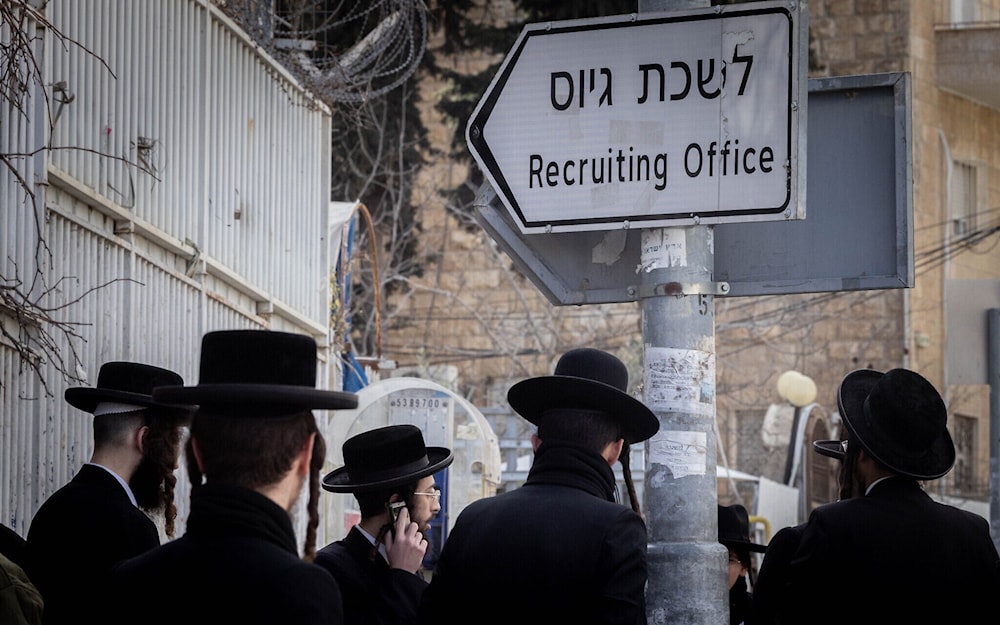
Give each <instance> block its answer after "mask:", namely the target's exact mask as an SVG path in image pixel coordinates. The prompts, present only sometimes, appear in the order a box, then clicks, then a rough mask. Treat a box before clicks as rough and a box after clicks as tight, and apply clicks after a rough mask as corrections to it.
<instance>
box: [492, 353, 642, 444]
mask: <svg viewBox="0 0 1000 625" xmlns="http://www.w3.org/2000/svg"><path fill="white" fill-rule="evenodd" d="M627 389H628V369H626V368H625V364H624V363H623V362H622V361H620V360H618V358H616V357H615V356H613V355H611V354H609V353H607V352H604V351H601V350H599V349H593V348H590V347H582V348H578V349H572V350H570V351H568V352H566V353H565V354H563V355H562V357H561V358H559V362H558V363H556V370H555V373H554V374H553V375H547V376H541V377H537V378H529V379H527V380H522V381H521V382H518V383H517V384H515V385H514V386H512V387H510V390H509V391H507V402H508V403H509V404H510V406H511V408H513V409H514V410H516V411H517V413H518V414H520V415H521V416H522V417H524V418H525V419H527V420H528V421H530V422H531V423H534V424H535V425H539V424H540V422H541V420H542V416H543V415H544V413H545V411H546V410H550V409H554V408H581V409H585V410H597V411H600V412H604V413H607V414H609V415H610V416H612V417H615V418H617V419H619V420H620V421H621V424H622V430H623V432H624V435H625V439H626V440H627V441H628V442H629V443H638V442H640V441H644V440H646V439H647V438H649V437H651V436H652V435H653V434H656V432H657V430H659V429H660V421H659V419H657V418H656V415H655V414H653V411H652V410H650V409H649V408H647V407H646V405H645V404H643V403H642V402H641V401H639V400H638V399H636V398H634V397H632V396H631V395H629V394H628V392H627Z"/></svg>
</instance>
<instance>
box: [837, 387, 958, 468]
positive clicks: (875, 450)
mask: <svg viewBox="0 0 1000 625" xmlns="http://www.w3.org/2000/svg"><path fill="white" fill-rule="evenodd" d="M837 405H838V407H839V408H840V415H841V417H842V418H843V420H844V425H845V426H846V427H847V429H848V430H849V431H850V432H851V434H852V435H853V436H854V438H856V439H857V440H858V443H859V444H860V445H861V447H862V448H863V449H864V450H865V451H866V452H868V453H869V454H871V456H872V457H873V458H875V460H876V461H878V462H879V463H880V464H882V465H884V466H885V467H886V468H888V469H890V470H892V471H894V472H896V473H899V474H902V475H908V476H910V477H914V478H917V479H920V480H932V479H936V478H939V477H941V476H942V475H944V474H945V473H947V472H948V471H950V470H951V467H952V465H954V464H955V444H954V443H953V442H952V440H951V435H950V434H949V433H948V427H947V423H948V409H947V408H946V407H945V405H944V400H942V399H941V395H939V394H938V392H937V389H935V388H934V386H933V385H932V384H931V383H930V382H928V381H927V380H926V379H925V378H924V377H923V376H921V375H920V374H918V373H915V372H913V371H910V370H909V369H892V370H890V371H887V372H885V373H880V372H878V371H872V370H870V369H859V370H857V371H852V372H851V373H849V374H847V376H846V377H845V378H844V379H843V380H842V381H841V383H840V388H839V389H838V390H837Z"/></svg>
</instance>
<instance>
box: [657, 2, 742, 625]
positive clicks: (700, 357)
mask: <svg viewBox="0 0 1000 625" xmlns="http://www.w3.org/2000/svg"><path fill="white" fill-rule="evenodd" d="M706 6H710V3H709V2H708V0H703V1H698V0H689V1H682V0H640V1H639V11H640V12H643V11H666V10H682V9H692V8H702V7H706ZM713 235H714V229H713V227H712V226H708V225H696V226H687V227H677V228H653V229H649V230H644V231H643V233H642V248H641V254H640V258H641V262H640V265H641V269H640V271H641V273H642V278H641V282H640V287H641V288H642V289H643V292H642V293H641V294H640V296H641V298H640V301H641V303H642V304H641V305H642V336H643V344H644V353H643V370H644V380H643V395H644V400H645V402H646V404H647V405H648V406H649V407H650V408H651V409H653V410H654V411H655V412H656V414H657V417H659V419H660V430H659V432H658V433H657V434H656V435H655V436H654V437H653V438H652V439H651V440H649V441H648V442H647V449H646V482H645V487H644V498H645V502H644V505H643V510H644V511H645V514H646V521H647V526H648V528H649V553H648V563H649V583H648V585H647V587H646V613H647V619H648V621H649V622H650V623H651V624H661V623H670V624H671V625H707V624H713V623H714V624H718V625H722V624H723V623H728V622H729V601H728V596H729V594H728V592H729V589H728V577H727V572H726V566H727V564H726V560H727V554H728V552H727V550H726V548H725V547H723V546H722V545H721V544H720V543H719V541H718V513H717V507H716V506H717V504H718V486H717V483H716V448H715V435H714V431H715V428H714V425H715V294H716V288H717V287H716V285H715V283H714V274H715V246H714V241H713ZM692 376H693V378H692ZM692 379H693V382H692ZM678 385H683V386H688V388H679V387H678ZM690 386H693V387H694V388H691V387H690ZM672 387H678V388H676V390H677V391H678V392H679V394H678V393H674V392H672V390H673V389H672ZM678 396H680V397H686V398H687V399H686V400H684V399H681V401H676V398H677V397H678ZM679 466H686V467H688V468H687V470H685V471H676V469H677V468H678V467H679ZM676 473H683V474H682V475H678V474H676Z"/></svg>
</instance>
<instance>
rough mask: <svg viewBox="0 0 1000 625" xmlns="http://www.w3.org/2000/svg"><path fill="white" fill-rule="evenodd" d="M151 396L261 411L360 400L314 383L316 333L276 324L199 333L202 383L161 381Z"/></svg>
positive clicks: (259, 413) (352, 403)
mask: <svg viewBox="0 0 1000 625" xmlns="http://www.w3.org/2000/svg"><path fill="white" fill-rule="evenodd" d="M153 397H154V398H155V399H157V400H160V401H169V402H185V403H191V404H198V405H199V406H201V407H202V408H208V409H210V410H213V411H216V412H223V413H226V414H237V415H246V416H259V417H267V416H275V417H276V416H281V415H286V414H290V413H293V412H297V411H299V410H309V409H312V408H321V409H340V408H356V407H357V405H358V396H357V395H355V394H354V393H346V392H342V391H327V390H322V389H317V388H316V341H315V340H313V338H312V337H310V336H306V335H304V334H294V333H289V332H276V331H272V330H219V331H215V332H208V333H207V334H205V336H203V337H202V339H201V365H200V371H199V380H198V385H197V386H175V385H171V386H167V385H164V386H160V387H157V388H156V389H154V390H153Z"/></svg>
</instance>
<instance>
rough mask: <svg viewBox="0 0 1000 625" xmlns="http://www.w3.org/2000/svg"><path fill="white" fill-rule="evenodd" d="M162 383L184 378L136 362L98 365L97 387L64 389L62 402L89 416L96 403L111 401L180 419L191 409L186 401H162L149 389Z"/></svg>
mask: <svg viewBox="0 0 1000 625" xmlns="http://www.w3.org/2000/svg"><path fill="white" fill-rule="evenodd" d="M164 384H184V379H183V378H182V377H181V376H180V375H178V374H176V373H174V372H173V371H170V370H169V369H163V368H161V367H154V366H153V365H146V364H142V363H138V362H123V361H113V362H106V363H104V364H103V365H101V370H100V372H98V374H97V386H95V387H85V386H77V387H73V388H68V389H66V392H65V393H64V394H63V396H64V397H65V398H66V401H67V402H68V403H69V404H70V405H71V406H74V407H76V408H79V409H80V410H83V411H85V412H89V413H93V412H94V410H96V409H97V406H98V404H100V403H102V402H114V403H119V404H131V405H135V406H142V407H144V408H156V409H157V412H158V413H160V414H165V415H174V416H184V415H187V414H190V413H191V412H192V411H193V410H194V409H195V406H190V405H185V404H186V402H165V401H159V400H157V399H155V398H154V397H153V389H154V388H156V387H157V386H162V385H164Z"/></svg>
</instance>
